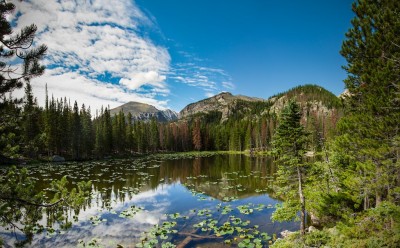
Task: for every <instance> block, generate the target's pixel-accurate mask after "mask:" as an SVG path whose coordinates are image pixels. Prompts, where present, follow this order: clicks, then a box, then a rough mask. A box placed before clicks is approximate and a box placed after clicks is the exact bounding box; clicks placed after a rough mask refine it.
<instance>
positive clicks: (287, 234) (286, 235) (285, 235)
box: [281, 230, 295, 238]
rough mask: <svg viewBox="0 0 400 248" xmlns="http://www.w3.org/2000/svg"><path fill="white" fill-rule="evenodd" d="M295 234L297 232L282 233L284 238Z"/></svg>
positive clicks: (285, 231)
mask: <svg viewBox="0 0 400 248" xmlns="http://www.w3.org/2000/svg"><path fill="white" fill-rule="evenodd" d="M293 233H295V232H291V231H289V230H284V231H282V232H281V235H282V238H287V237H289V236H290V235H292V234H293Z"/></svg>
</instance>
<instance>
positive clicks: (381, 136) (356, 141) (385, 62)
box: [335, 0, 400, 209]
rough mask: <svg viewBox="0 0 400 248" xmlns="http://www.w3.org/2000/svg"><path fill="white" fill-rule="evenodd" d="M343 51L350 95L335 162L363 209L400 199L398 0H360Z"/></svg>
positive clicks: (347, 189)
mask: <svg viewBox="0 0 400 248" xmlns="http://www.w3.org/2000/svg"><path fill="white" fill-rule="evenodd" d="M353 11H354V13H355V17H354V19H353V20H352V25H353V26H352V28H351V29H350V30H349V31H348V32H347V33H346V40H345V41H344V42H343V45H342V50H341V54H342V55H343V56H344V57H345V58H346V60H347V62H348V65H347V66H346V67H345V70H346V71H347V72H348V74H349V76H348V78H347V79H346V80H345V84H346V88H347V89H348V90H349V96H348V97H347V98H346V113H345V116H344V117H343V118H342V119H341V120H340V121H339V124H338V132H339V136H338V137H337V138H336V141H335V158H336V160H335V162H336V163H335V165H336V166H337V174H338V175H337V176H338V177H339V178H340V179H341V181H342V185H341V192H343V193H345V194H346V195H348V196H350V197H351V199H352V200H353V202H354V204H355V205H356V206H357V205H358V206H359V205H361V206H363V208H364V209H368V208H371V207H375V206H379V205H380V203H381V202H382V201H383V200H388V201H394V202H396V203H397V204H399V203H400V198H399V196H398V193H396V192H399V186H400V180H399V179H400V178H399V176H398V175H400V165H399V142H398V141H399V130H400V111H399V106H400V103H399V95H398V93H399V91H398V89H399V88H398V87H399V81H400V79H399V75H400V68H399V64H398V58H400V32H399V30H400V16H399V12H400V2H399V1H392V0H381V1H374V0H362V1H361V0H360V1H356V2H355V3H354V4H353Z"/></svg>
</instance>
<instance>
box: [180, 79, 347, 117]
mask: <svg viewBox="0 0 400 248" xmlns="http://www.w3.org/2000/svg"><path fill="white" fill-rule="evenodd" d="M289 99H295V100H296V102H297V103H299V104H300V106H301V108H302V109H303V122H304V123H306V122H307V120H308V119H310V118H314V119H321V121H322V119H337V118H338V117H339V116H340V109H341V100H340V98H339V97H337V96H335V95H334V94H333V93H331V92H330V91H328V90H326V89H324V88H322V87H320V86H317V85H302V86H297V87H295V88H292V89H290V90H288V91H286V92H283V93H280V94H277V95H274V96H272V97H270V98H269V99H267V100H265V99H261V98H253V97H247V96H241V95H237V96H234V95H232V94H231V93H228V92H224V93H220V94H218V95H215V96H213V97H210V98H207V99H204V100H201V101H198V102H196V103H191V104H189V105H187V106H186V107H185V108H184V109H183V110H182V111H181V112H180V118H181V119H187V118H190V117H193V116H198V115H207V114H209V113H211V112H220V113H221V122H224V121H226V120H228V119H229V118H230V117H235V118H236V119H240V118H257V117H259V116H263V115H268V116H272V115H279V114H280V112H281V110H282V109H283V107H284V106H285V104H286V103H287V102H288V101H289Z"/></svg>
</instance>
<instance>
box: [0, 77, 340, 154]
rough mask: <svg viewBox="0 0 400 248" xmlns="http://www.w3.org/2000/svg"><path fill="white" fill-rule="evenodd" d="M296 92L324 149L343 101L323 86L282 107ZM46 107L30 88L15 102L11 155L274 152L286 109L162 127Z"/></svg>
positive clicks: (208, 116)
mask: <svg viewBox="0 0 400 248" xmlns="http://www.w3.org/2000/svg"><path fill="white" fill-rule="evenodd" d="M46 92H47V90H46ZM296 92H297V93H298V94H296ZM299 92H302V94H300V93H299ZM293 94H294V95H297V97H296V99H297V100H298V101H299V103H301V104H302V105H303V106H304V118H303V120H302V122H303V124H304V125H305V126H306V127H307V130H308V131H309V132H310V133H312V134H313V136H312V138H310V140H309V143H308V147H309V149H310V150H313V151H321V147H322V146H323V142H324V140H326V138H328V137H329V136H332V135H333V134H334V127H335V125H336V122H337V120H338V119H339V117H340V114H341V108H340V101H339V99H338V98H337V97H336V96H334V95H333V94H332V93H330V92H328V91H326V90H324V89H323V88H321V87H318V86H315V85H305V86H299V87H296V88H294V89H293V90H290V91H288V92H286V93H285V94H282V95H281V98H280V100H283V102H282V103H281V104H282V105H284V103H285V101H287V99H289V98H293V96H294V95H293ZM315 102H322V103H323V104H322V105H321V106H335V107H329V116H328V114H326V115H321V112H320V111H318V110H315V111H313V110H312V109H311V108H312V107H313V105H315ZM44 105H45V107H44V108H42V107H39V106H38V103H37V101H36V99H35V98H34V96H33V93H32V87H31V85H30V84H29V83H27V84H26V86H25V97H24V99H23V103H22V104H21V105H19V104H13V103H11V102H10V103H9V104H8V106H7V112H8V113H9V114H10V115H11V113H12V116H13V118H15V120H14V121H13V122H12V123H11V122H10V126H8V130H7V132H4V133H3V134H4V135H6V134H7V137H6V136H4V137H2V139H1V143H0V148H1V150H2V154H3V155H5V156H7V157H12V158H18V157H21V155H22V156H23V157H26V158H30V159H45V158H48V157H50V156H52V155H60V156H64V157H66V158H68V159H73V160H82V159H92V158H103V157H105V156H124V155H125V156H126V155H132V154H137V153H150V152H152V153H154V152H166V151H168V152H171V151H173V152H181V151H193V150H198V151H215V150H218V151H228V150H230V151H266V150H270V148H271V140H272V136H273V133H274V130H275V128H276V126H277V124H278V115H279V111H280V109H279V108H280V107H278V108H276V107H275V108H273V107H274V106H276V104H275V105H274V102H273V101H272V100H271V101H259V102H249V101H244V100H239V101H237V102H236V103H235V109H233V110H232V112H233V113H232V114H231V115H230V117H229V118H228V120H226V121H223V122H221V115H222V114H221V112H219V111H211V112H205V113H199V114H196V115H193V116H190V117H188V118H186V119H182V120H178V121H175V122H169V123H162V122H157V121H156V119H152V120H150V121H132V116H131V115H130V113H128V114H127V115H125V114H124V112H123V111H122V110H121V111H120V112H119V113H118V114H115V115H114V116H111V114H110V109H109V108H107V107H106V108H104V109H101V110H99V111H96V115H95V116H94V117H93V118H92V116H91V110H90V107H86V106H85V105H84V104H82V106H80V107H79V106H78V103H77V102H74V104H73V105H72V104H71V103H70V100H69V99H67V98H64V99H54V97H51V98H49V97H46V102H45V104H44ZM314 107H315V106H314ZM317 107H318V106H317ZM65 134H71V135H65Z"/></svg>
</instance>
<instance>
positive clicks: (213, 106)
mask: <svg viewBox="0 0 400 248" xmlns="http://www.w3.org/2000/svg"><path fill="white" fill-rule="evenodd" d="M264 101H265V100H263V99H261V98H254V97H248V96H243V95H236V96H235V95H232V94H231V93H229V92H222V93H220V94H218V95H215V96H213V97H210V98H207V99H204V100H201V101H198V102H195V103H191V104H189V105H187V106H186V107H185V108H183V109H182V110H181V112H180V113H179V116H180V118H181V119H186V118H188V117H190V116H194V115H197V114H208V113H211V112H221V113H222V116H221V121H222V122H223V121H224V120H226V119H228V118H229V116H230V115H232V114H234V113H235V111H236V110H237V109H238V108H237V105H240V103H243V102H249V103H253V102H264Z"/></svg>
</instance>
